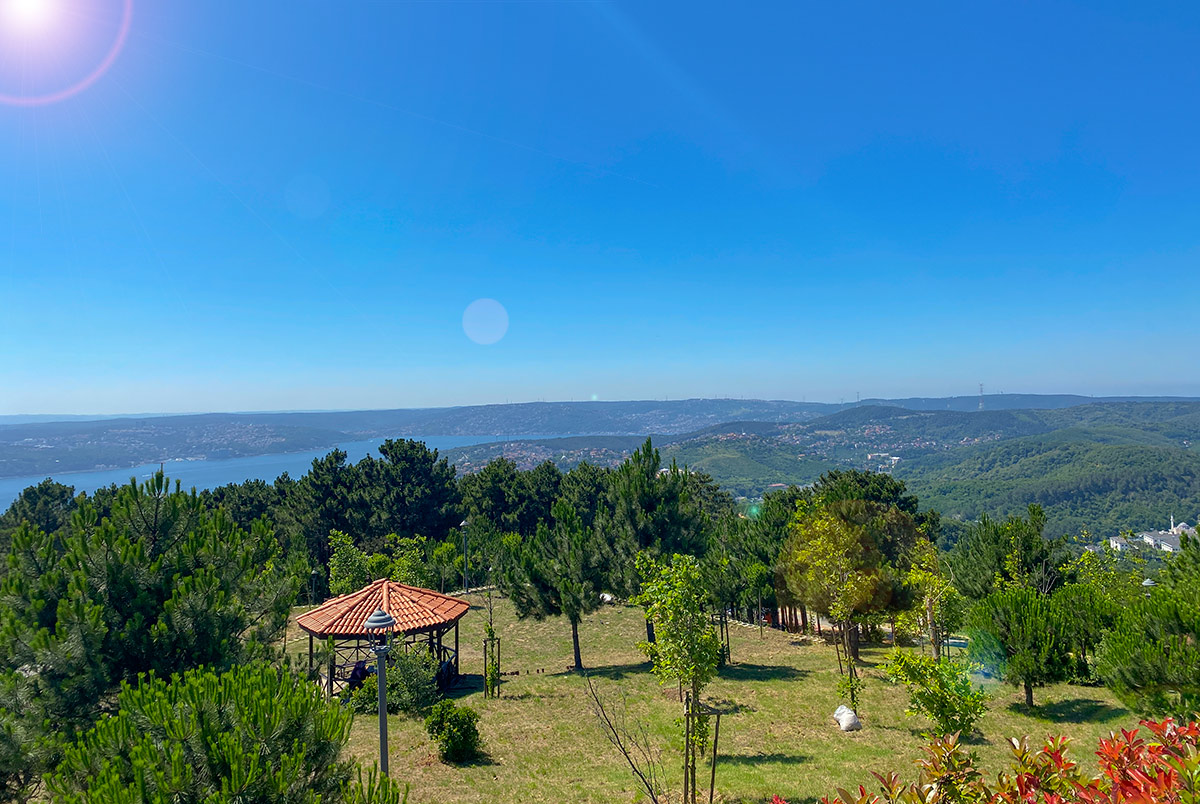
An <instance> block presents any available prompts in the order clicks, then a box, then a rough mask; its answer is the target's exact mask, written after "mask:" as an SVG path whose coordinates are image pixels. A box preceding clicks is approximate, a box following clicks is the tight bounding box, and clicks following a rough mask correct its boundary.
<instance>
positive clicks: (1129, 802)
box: [771, 718, 1200, 804]
mask: <svg viewBox="0 0 1200 804" xmlns="http://www.w3.org/2000/svg"><path fill="white" fill-rule="evenodd" d="M1142 726H1143V727H1145V728H1146V730H1147V731H1149V732H1150V734H1149V735H1147V736H1148V737H1149V739H1145V738H1143V737H1139V736H1138V732H1139V731H1141V730H1140V729H1132V730H1128V731H1127V730H1125V729H1122V730H1121V734H1120V735H1119V736H1118V735H1116V734H1113V735H1111V736H1109V737H1108V738H1107V739H1102V740H1101V741H1100V750H1099V751H1097V752H1096V756H1097V757H1099V759H1100V774H1099V775H1097V776H1089V775H1088V774H1086V773H1084V772H1083V769H1082V767H1081V766H1079V765H1077V764H1076V763H1074V762H1072V761H1070V759H1069V758H1068V757H1067V742H1068V741H1067V740H1066V739H1065V738H1063V737H1052V738H1050V739H1049V740H1047V741H1046V743H1045V745H1044V746H1043V747H1042V748H1040V749H1035V748H1033V747H1032V746H1030V744H1029V741H1028V739H1021V740H1011V741H1010V745H1011V749H1012V760H1011V768H1010V772H1007V773H1000V774H996V776H995V777H994V778H996V780H997V781H996V783H995V786H992V785H990V784H989V783H988V782H987V781H986V778H985V774H984V773H983V772H982V771H981V770H980V769H978V768H977V767H976V762H977V758H976V756H975V755H974V754H972V753H970V752H968V751H966V750H964V749H963V748H962V746H961V745H959V743H958V737H957V736H952V737H939V738H936V739H934V741H933V742H932V743H931V744H930V745H929V746H928V747H926V748H925V757H924V758H923V759H920V760H918V761H917V763H916V764H917V767H918V768H919V769H920V771H919V774H918V780H917V781H915V782H909V783H905V782H904V781H903V780H901V778H900V775H899V774H897V773H888V774H883V773H879V772H875V773H873V774H872V775H873V776H874V777H875V779H876V780H877V781H878V782H879V793H878V794H875V793H869V792H867V789H866V787H865V786H860V787H858V788H857V792H856V793H852V792H850V791H847V790H843V789H839V790H838V791H837V796H836V797H834V798H833V799H829V798H822V799H821V801H822V802H824V803H825V804H884V802H886V803H887V804H901V803H903V804H909V802H918V803H919V804H924V802H949V801H953V802H973V804H1010V803H1011V802H1047V804H1049V803H1050V802H1056V803H1057V804H1148V802H1154V804H1192V802H1195V801H1196V800H1197V796H1196V792H1195V791H1196V787H1197V784H1200V727H1197V725H1196V724H1195V723H1189V724H1187V725H1182V724H1177V723H1175V722H1174V721H1173V720H1171V719H1170V718H1168V719H1167V720H1164V721H1162V722H1161V723H1155V722H1153V721H1149V720H1143V721H1142ZM989 775H990V774H989ZM776 798H778V797H776ZM776 798H773V799H771V801H772V804H776ZM779 801H780V802H782V799H779Z"/></svg>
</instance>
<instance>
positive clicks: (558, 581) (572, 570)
mask: <svg viewBox="0 0 1200 804" xmlns="http://www.w3.org/2000/svg"><path fill="white" fill-rule="evenodd" d="M551 510H552V513H553V516H554V524H553V525H548V524H546V523H545V522H543V523H541V524H539V525H538V527H537V530H536V532H535V533H534V535H533V536H532V537H530V538H529V539H528V540H526V541H524V542H522V543H521V544H520V546H519V547H518V548H517V551H516V555H515V556H513V557H511V558H510V560H509V561H508V562H507V564H506V566H505V567H504V570H503V572H502V573H501V577H502V582H503V585H504V589H505V592H506V593H507V594H508V595H509V597H510V598H512V601H513V604H514V605H515V606H516V609H517V615H518V616H519V617H522V618H524V617H533V618H535V619H538V620H541V619H544V618H545V617H558V616H562V617H566V618H567V620H568V621H569V622H570V623H571V644H572V647H573V649H574V651H575V667H576V669H582V668H583V659H582V657H581V656H580V651H579V623H580V622H581V621H582V620H583V616H584V615H585V614H590V613H591V612H593V611H595V610H596V609H597V608H598V607H599V605H600V591H601V584H602V580H603V572H602V566H601V552H602V551H601V545H600V544H599V541H598V537H597V534H596V531H595V530H594V529H591V528H586V527H584V525H583V521H582V520H581V519H580V518H579V515H578V514H577V513H576V512H575V508H574V507H573V506H572V505H571V504H570V503H568V502H567V501H566V500H558V501H557V502H556V503H554V506H553V507H552V509H551Z"/></svg>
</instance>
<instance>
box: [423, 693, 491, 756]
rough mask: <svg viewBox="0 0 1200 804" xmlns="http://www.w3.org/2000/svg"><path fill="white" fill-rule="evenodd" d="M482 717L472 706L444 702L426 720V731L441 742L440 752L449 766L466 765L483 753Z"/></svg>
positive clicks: (434, 708) (439, 743) (439, 745)
mask: <svg viewBox="0 0 1200 804" xmlns="http://www.w3.org/2000/svg"><path fill="white" fill-rule="evenodd" d="M478 722H479V713H478V712H476V711H475V710H474V709H472V708H471V707H469V706H455V705H454V702H453V701H442V702H441V703H439V704H438V705H437V706H435V707H433V710H432V711H430V713H429V717H427V718H425V730H426V731H428V732H429V736H430V737H432V738H433V739H435V740H437V742H438V752H439V753H440V754H441V756H442V759H444V760H446V761H448V762H462V761H463V760H467V759H471V758H472V757H474V756H476V755H477V754H478V753H479V748H480V745H481V741H480V739H479V729H478V728H477V727H476V725H475V724H476V723H478Z"/></svg>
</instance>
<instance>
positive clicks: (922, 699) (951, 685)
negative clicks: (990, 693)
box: [884, 650, 987, 736]
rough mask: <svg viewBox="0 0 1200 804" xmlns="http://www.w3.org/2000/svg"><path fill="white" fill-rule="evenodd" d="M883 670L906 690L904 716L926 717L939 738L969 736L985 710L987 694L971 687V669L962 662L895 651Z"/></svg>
mask: <svg viewBox="0 0 1200 804" xmlns="http://www.w3.org/2000/svg"><path fill="white" fill-rule="evenodd" d="M884 670H885V671H886V672H887V674H888V677H889V678H890V679H891V680H892V681H894V682H896V683H900V684H904V685H905V686H906V687H907V688H908V694H909V705H908V711H907V713H906V714H909V715H924V716H926V717H928V718H929V719H930V720H932V721H933V722H934V725H935V726H936V730H935V733H936V734H937V735H939V736H945V735H948V734H956V733H962V734H970V733H971V731H972V730H973V729H974V728H975V724H976V723H978V722H979V719H980V718H981V717H983V715H984V712H985V711H986V710H987V694H986V693H985V692H984V691H983V689H982V688H980V687H976V686H973V685H972V684H971V667H970V666H969V665H967V664H964V663H962V662H955V661H951V660H950V659H936V658H933V657H931V656H925V655H923V654H919V653H912V652H910V651H902V650H898V651H895V652H893V653H892V655H891V657H890V658H889V660H888V663H887V664H886V665H885V666H884Z"/></svg>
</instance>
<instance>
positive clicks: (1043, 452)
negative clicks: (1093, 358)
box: [898, 405, 1200, 535]
mask: <svg viewBox="0 0 1200 804" xmlns="http://www.w3.org/2000/svg"><path fill="white" fill-rule="evenodd" d="M1094 407H1098V408H1106V409H1107V408H1116V407H1118V406H1116V405H1097V406H1094ZM1154 426H1155V425H1147V424H1138V425H1136V428H1137V429H1128V430H1121V431H1116V430H1112V429H1099V428H1089V429H1087V430H1082V429H1075V430H1070V431H1062V432H1059V433H1053V434H1050V435H1046V436H1036V437H1030V438H1021V439H1014V440H1009V441H1000V442H998V443H986V444H978V445H975V446H971V447H966V448H962V449H952V450H947V451H945V452H942V453H938V454H934V455H929V456H925V457H918V458H916V459H914V460H912V461H910V462H902V463H901V465H900V467H899V468H898V471H899V472H901V473H902V474H903V476H904V478H905V480H906V481H907V482H908V484H909V485H910V486H911V487H912V488H913V489H915V490H916V491H917V492H918V493H919V494H920V495H921V497H922V499H923V500H924V502H925V504H926V505H930V506H933V507H935V508H937V509H938V510H939V511H941V512H942V515H943V516H944V517H956V518H960V519H963V520H968V521H969V520H974V519H977V518H979V517H980V516H981V515H983V514H999V515H1002V516H1003V515H1008V514H1017V513H1020V512H1021V511H1023V510H1024V509H1025V508H1026V507H1027V506H1028V504H1029V503H1030V501H1034V502H1037V503H1038V504H1039V505H1042V506H1043V507H1044V508H1045V510H1046V513H1047V531H1048V532H1049V533H1051V534H1055V535H1057V534H1063V533H1078V532H1079V531H1081V530H1084V529H1088V530H1091V531H1092V532H1093V533H1100V534H1109V533H1118V532H1120V531H1122V530H1125V529H1127V528H1134V529H1135V530H1136V529H1142V528H1151V527H1161V524H1162V522H1163V519H1164V517H1165V515H1166V514H1167V513H1169V512H1170V511H1176V512H1179V511H1186V512H1192V513H1193V514H1194V512H1196V511H1198V510H1200V492H1198V491H1197V484H1196V479H1197V478H1198V477H1200V455H1197V454H1196V452H1195V450H1189V449H1186V448H1184V447H1181V446H1178V441H1177V440H1175V439H1173V438H1172V439H1170V440H1168V439H1166V438H1163V437H1162V436H1161V435H1157V434H1152V433H1153V430H1152V428H1153V427H1154ZM1147 437H1150V438H1152V439H1154V441H1155V443H1145V441H1144V439H1146V438H1147ZM1183 438H1191V439H1193V440H1194V439H1195V438H1196V437H1195V436H1194V435H1191V436H1188V435H1184V436H1183ZM1172 442H1173V443H1172Z"/></svg>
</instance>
